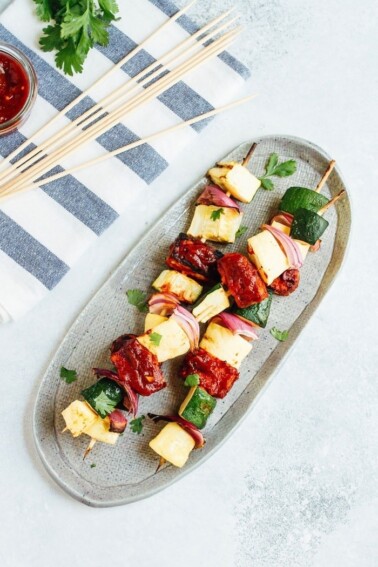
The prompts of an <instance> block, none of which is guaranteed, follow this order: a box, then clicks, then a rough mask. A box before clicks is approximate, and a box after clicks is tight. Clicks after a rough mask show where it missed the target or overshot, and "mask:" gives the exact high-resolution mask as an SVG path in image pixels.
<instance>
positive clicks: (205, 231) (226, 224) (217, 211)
mask: <svg viewBox="0 0 378 567" xmlns="http://www.w3.org/2000/svg"><path fill="white" fill-rule="evenodd" d="M242 218H243V213H240V212H239V211H238V210H237V209H231V208H230V207H217V206H216V205H197V206H196V209H195V212H194V216H193V220H192V223H191V225H190V227H189V230H188V234H189V236H195V237H197V238H204V239H205V240H213V241H215V242H235V236H236V233H237V231H238V230H239V227H240V224H241V221H242Z"/></svg>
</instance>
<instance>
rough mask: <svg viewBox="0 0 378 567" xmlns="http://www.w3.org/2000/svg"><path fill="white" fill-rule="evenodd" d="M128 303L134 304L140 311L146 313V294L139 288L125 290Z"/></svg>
mask: <svg viewBox="0 0 378 567" xmlns="http://www.w3.org/2000/svg"><path fill="white" fill-rule="evenodd" d="M126 295H127V300H128V302H129V303H130V305H134V307H136V308H137V309H138V310H139V311H140V312H141V313H147V311H148V307H147V294H146V293H144V292H143V291H141V290H140V289H129V290H127V292H126Z"/></svg>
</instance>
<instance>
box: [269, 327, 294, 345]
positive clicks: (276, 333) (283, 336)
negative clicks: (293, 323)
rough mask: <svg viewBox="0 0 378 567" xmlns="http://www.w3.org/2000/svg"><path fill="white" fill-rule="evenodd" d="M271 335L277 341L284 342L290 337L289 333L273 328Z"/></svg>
mask: <svg viewBox="0 0 378 567" xmlns="http://www.w3.org/2000/svg"><path fill="white" fill-rule="evenodd" d="M270 334H271V335H272V337H274V338H275V339H276V340H277V341H281V342H284V341H286V340H287V339H288V337H289V331H280V330H279V329H277V327H272V329H270Z"/></svg>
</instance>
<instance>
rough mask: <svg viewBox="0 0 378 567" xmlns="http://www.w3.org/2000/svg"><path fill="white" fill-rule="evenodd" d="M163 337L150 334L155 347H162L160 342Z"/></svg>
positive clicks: (157, 334)
mask: <svg viewBox="0 0 378 567" xmlns="http://www.w3.org/2000/svg"><path fill="white" fill-rule="evenodd" d="M162 338H163V337H162V336H161V335H159V333H151V334H150V337H149V339H150V341H151V342H152V344H153V345H156V346H159V345H160V341H161V339H162Z"/></svg>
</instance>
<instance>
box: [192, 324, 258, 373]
mask: <svg viewBox="0 0 378 567" xmlns="http://www.w3.org/2000/svg"><path fill="white" fill-rule="evenodd" d="M200 347H201V348H203V349H204V350H206V351H207V352H208V353H210V354H212V355H213V356H215V357H217V358H219V359H220V360H225V361H226V362H228V364H230V365H231V366H233V367H234V368H239V367H240V365H241V363H242V362H243V360H244V359H245V357H246V356H247V355H248V353H249V352H250V351H251V349H252V345H251V344H250V343H249V342H248V341H246V340H245V339H243V338H242V337H241V336H240V335H234V334H233V333H232V332H231V331H230V330H229V329H226V327H222V326H221V325H218V324H217V323H210V325H209V326H208V327H207V329H206V333H205V334H204V336H203V338H202V341H201V342H200Z"/></svg>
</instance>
